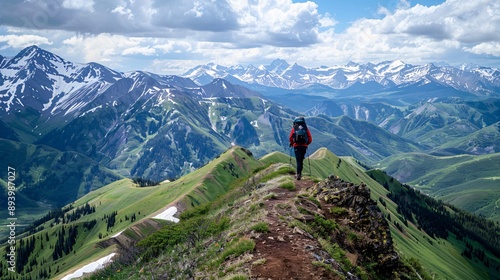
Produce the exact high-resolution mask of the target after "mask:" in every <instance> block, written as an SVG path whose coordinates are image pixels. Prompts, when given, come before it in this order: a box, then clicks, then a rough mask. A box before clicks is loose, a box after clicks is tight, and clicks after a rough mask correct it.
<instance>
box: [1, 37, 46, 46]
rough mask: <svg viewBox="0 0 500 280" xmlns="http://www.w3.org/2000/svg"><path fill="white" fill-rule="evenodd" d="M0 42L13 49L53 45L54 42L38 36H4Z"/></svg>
mask: <svg viewBox="0 0 500 280" xmlns="http://www.w3.org/2000/svg"><path fill="white" fill-rule="evenodd" d="M0 42H5V43H7V45H8V46H9V47H11V48H25V47H28V46H31V45H52V42H51V41H50V40H49V39H48V38H46V37H41V36H37V35H3V36H0ZM4 48H5V47H4Z"/></svg>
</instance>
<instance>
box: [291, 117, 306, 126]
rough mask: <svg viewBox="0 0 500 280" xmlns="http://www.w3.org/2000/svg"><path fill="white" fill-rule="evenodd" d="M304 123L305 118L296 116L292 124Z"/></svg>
mask: <svg viewBox="0 0 500 280" xmlns="http://www.w3.org/2000/svg"><path fill="white" fill-rule="evenodd" d="M305 123H306V119H305V117H303V116H300V117H296V118H295V119H294V120H293V124H305Z"/></svg>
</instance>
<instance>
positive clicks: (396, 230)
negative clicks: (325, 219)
mask: <svg viewBox="0 0 500 280" xmlns="http://www.w3.org/2000/svg"><path fill="white" fill-rule="evenodd" d="M259 161H260V162H261V163H262V166H261V167H259V168H258V169H257V170H260V171H259V172H258V173H254V176H255V177H256V178H257V179H250V180H249V181H254V182H263V183H264V187H257V188H256V189H254V190H253V191H251V192H249V190H245V188H243V185H244V184H240V186H239V187H237V188H235V189H234V191H230V192H229V193H228V195H221V196H220V197H219V198H217V199H216V200H215V201H216V202H215V203H211V204H208V205H206V206H203V207H201V208H199V210H197V211H195V212H190V211H186V212H185V213H184V214H185V215H184V219H186V223H183V219H181V223H180V224H179V226H175V227H174V228H168V229H167V228H165V230H164V232H163V233H159V234H157V235H155V237H154V238H153V239H149V238H148V241H147V242H146V243H145V244H146V245H145V246H147V248H155V249H152V250H153V251H150V250H148V251H147V252H149V253H153V252H155V253H154V254H153V256H154V255H156V254H159V255H158V256H157V257H153V258H152V259H151V260H150V261H148V262H147V263H143V264H140V265H136V264H134V265H132V266H125V267H120V266H118V267H114V268H112V270H110V271H107V272H103V274H101V276H96V277H109V278H110V279H120V277H130V278H131V279H140V277H142V276H144V275H148V272H143V273H145V274H143V273H142V272H139V270H140V267H146V268H147V270H154V271H155V273H162V272H161V271H164V273H180V272H183V273H184V272H186V271H203V272H200V273H201V274H198V275H205V276H207V277H208V275H213V274H212V273H215V274H216V275H218V277H221V278H223V277H226V278H224V279H232V278H231V275H232V273H231V272H234V273H235V272H237V271H242V269H241V267H242V266H243V263H242V262H244V260H241V259H236V260H234V259H232V258H231V259H232V261H229V264H227V263H224V265H228V266H227V267H226V266H221V265H222V263H223V261H224V258H225V257H224V256H225V255H224V253H225V252H226V250H223V248H220V247H219V246H222V244H225V242H227V244H226V245H227V248H228V250H230V249H233V246H235V245H234V244H235V243H236V244H240V243H245V242H244V241H245V240H247V239H244V238H243V237H242V238H243V239H244V240H243V239H240V237H239V236H240V235H243V236H244V235H245V234H248V232H249V231H251V229H252V228H254V227H257V225H260V224H262V223H261V222H262V220H263V217H264V216H265V214H264V213H262V212H261V209H260V208H259V207H260V206H259V205H261V202H259V201H260V200H261V199H272V195H273V194H269V193H268V192H266V191H265V190H266V188H267V187H269V186H271V185H273V184H286V182H288V180H289V179H287V176H286V174H287V172H289V170H290V169H289V167H288V166H289V163H290V156H289V155H286V154H283V153H280V152H275V153H271V154H268V155H266V156H264V157H262V158H261V159H260V160H259ZM291 163H292V166H293V165H294V159H293V158H292V160H291ZM309 164H310V169H309ZM265 167H267V168H265ZM309 170H310V171H309ZM304 172H305V174H304V175H305V179H306V180H307V179H313V180H322V179H324V178H326V177H328V176H330V175H332V174H333V175H335V176H338V177H340V178H341V179H342V180H344V181H348V182H353V183H355V184H360V183H365V184H367V185H368V186H369V187H370V189H371V196H372V198H373V199H374V200H376V201H377V204H378V207H379V208H380V209H381V211H382V213H384V215H385V216H386V217H390V220H389V224H390V231H391V235H392V237H393V241H394V243H395V246H396V249H397V250H398V252H399V253H400V255H401V256H402V258H403V259H404V260H405V262H407V263H410V264H412V266H413V267H414V268H415V269H417V267H419V266H421V267H422V268H421V269H422V270H423V271H425V272H426V273H425V274H427V275H430V276H431V277H432V278H433V279H488V278H491V277H492V275H495V273H497V272H498V270H497V269H498V268H496V266H494V265H492V266H491V267H490V268H487V267H486V266H485V265H484V264H483V263H481V262H478V261H477V259H476V260H472V261H471V260H469V259H468V258H466V257H464V256H462V252H463V250H464V248H465V245H464V244H465V243H464V242H463V240H461V239H459V238H457V236H455V235H450V236H449V237H448V238H447V239H444V238H439V237H437V236H435V235H434V234H431V235H429V234H428V233H426V232H425V231H424V230H422V228H421V227H420V226H419V225H418V224H417V223H414V222H411V221H408V219H406V218H405V217H404V216H403V214H401V213H399V212H398V205H396V204H395V203H394V202H393V201H392V200H391V199H389V193H390V191H389V189H390V188H386V187H384V186H383V185H382V184H381V183H379V182H378V181H381V182H384V181H385V182H391V181H392V180H391V179H390V177H388V176H387V175H385V174H384V173H382V172H380V171H372V172H366V170H365V169H364V168H363V167H362V166H361V165H359V164H358V162H357V161H356V160H355V159H353V158H349V157H342V158H339V157H337V156H335V155H334V154H332V153H331V152H330V151H328V150H327V149H319V150H318V151H317V152H315V153H314V154H312V155H310V157H309V159H306V168H305V170H304ZM283 174H284V175H283ZM270 175H272V176H270ZM247 182H248V181H247ZM394 182H397V181H394ZM235 191H238V192H237V193H235ZM392 191H395V190H394V187H393V189H392ZM401 191H402V190H399V192H401ZM238 194H239V195H238ZM259 199H260V200H259ZM428 199H430V198H428ZM412 203H417V204H420V203H424V202H423V201H416V200H415V201H412ZM282 207H285V206H282ZM188 213H189V214H188ZM226 213H227V214H226ZM415 215H419V214H415ZM193 217H194V218H193ZM222 217H231V219H230V220H224V219H223V218H222ZM181 218H182V216H181ZM202 221H205V222H206V223H208V224H205V222H202ZM259 222H260V223H259ZM221 223H222V224H221ZM200 228H203V229H206V231H205V232H204V233H193V234H192V235H188V236H192V237H190V238H194V237H195V238H199V239H195V240H198V243H195V244H199V245H193V244H192V243H189V242H192V241H193V239H189V238H188V237H186V236H185V234H183V233H182V232H183V231H186V230H187V231H190V232H191V231H195V232H196V231H197V229H200ZM221 231H223V232H224V234H222V235H221V234H220V232H221ZM193 236H194V237H193ZM182 240H184V241H182ZM186 240H187V241H186ZM189 240H191V241H189ZM163 242H164V243H165V244H164V243H163ZM179 242H180V243H179ZM249 242H250V241H249ZM166 244H170V245H166ZM175 244H176V245H175ZM190 244H191V245H190ZM162 246H167V247H168V248H171V247H169V246H174V247H172V248H175V252H179V255H177V253H176V254H175V255H172V254H170V253H169V252H163V253H162V251H161V248H162ZM193 246H194V247H193ZM241 246H243V245H242V244H241ZM224 247H225V246H224ZM475 247H476V248H482V247H481V246H480V245H478V244H477V243H475ZM483 249H484V248H483ZM245 250H251V247H249V248H247V249H242V251H241V252H244V251H245ZM486 252H487V253H486V254H487V256H488V258H490V262H491V263H493V264H494V263H495V262H496V263H498V262H499V259H498V258H497V257H495V256H493V255H492V254H491V253H490V252H489V251H488V250H486ZM150 257H151V256H150ZM189 258H195V259H189ZM221 258H222V259H221ZM174 259H175V260H177V261H178V262H179V263H172V260H174ZM231 259H230V260H231ZM243 259H244V257H243ZM162 262H163V263H165V265H164V266H161V267H159V266H157V265H155V264H156V263H162ZM166 263H168V265H167V264H166ZM190 263H196V264H197V265H198V266H196V267H194V268H193V267H192V268H186V265H189V264H190ZM117 269H118V270H120V271H123V272H120V273H119V274H116V273H115V271H116V270H117ZM217 271H218V272H217ZM151 272H152V271H151ZM217 273H218V274H217ZM236 275H240V274H236ZM421 276H422V277H424V276H423V275H421ZM241 277H243V278H241V279H246V278H245V277H244V276H241ZM93 279H99V278H93ZM237 279H239V278H237ZM425 279H431V278H425ZM493 279H494V278H493Z"/></svg>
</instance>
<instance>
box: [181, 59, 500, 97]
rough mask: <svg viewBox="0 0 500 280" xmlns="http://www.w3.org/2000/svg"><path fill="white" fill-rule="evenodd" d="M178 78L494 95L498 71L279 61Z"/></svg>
mask: <svg viewBox="0 0 500 280" xmlns="http://www.w3.org/2000/svg"><path fill="white" fill-rule="evenodd" d="M181 76H183V77H187V78H191V79H192V80H194V81H196V82H197V83H198V84H205V83H207V81H208V80H213V79H215V78H224V79H228V77H231V78H234V79H237V80H239V81H241V82H242V83H245V84H248V85H251V84H257V85H263V86H268V87H278V88H284V89H301V88H304V87H306V86H308V85H311V84H322V85H325V86H329V87H331V88H332V89H337V90H339V89H340V90H345V89H349V88H350V87H352V86H353V85H354V84H356V83H359V84H366V83H369V82H375V83H376V84H379V85H380V86H381V87H382V88H383V89H385V90H388V89H390V88H394V87H408V86H410V85H418V84H421V85H425V84H429V83H437V84H440V85H443V86H445V87H451V88H453V89H456V90H459V91H463V92H466V93H470V94H473V95H478V96H490V95H497V96H498V89H500V71H499V70H498V69H494V68H487V67H480V66H470V67H464V66H462V67H452V66H436V65H435V64H432V63H429V64H426V65H411V64H406V63H404V62H402V61H401V60H395V61H383V62H380V63H377V64H373V63H367V64H357V63H349V64H347V65H337V66H330V67H327V66H321V67H316V68H305V67H302V66H299V65H298V64H297V63H294V64H293V65H290V64H288V63H287V62H286V61H285V60H283V59H276V60H274V61H273V62H272V63H271V64H270V65H260V66H259V67H255V66H253V65H249V66H247V67H246V68H244V67H243V66H241V65H238V66H230V67H226V66H220V65H216V64H206V65H199V66H196V67H194V68H192V69H190V70H188V71H186V72H185V73H184V74H182V75H181ZM364 88H366V89H368V87H364Z"/></svg>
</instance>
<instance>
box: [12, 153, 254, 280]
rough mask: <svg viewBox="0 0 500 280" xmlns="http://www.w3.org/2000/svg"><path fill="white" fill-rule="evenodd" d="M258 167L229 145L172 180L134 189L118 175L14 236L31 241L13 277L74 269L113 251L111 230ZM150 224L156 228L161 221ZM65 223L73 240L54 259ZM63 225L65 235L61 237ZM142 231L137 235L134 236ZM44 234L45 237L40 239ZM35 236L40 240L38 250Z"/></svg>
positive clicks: (186, 202) (221, 187)
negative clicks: (32, 230)
mask: <svg viewBox="0 0 500 280" xmlns="http://www.w3.org/2000/svg"><path fill="white" fill-rule="evenodd" d="M260 165H261V163H260V162H258V161H257V160H255V159H254V158H253V157H252V156H251V153H250V152H249V151H248V150H245V149H242V148H233V149H229V150H227V151H226V152H225V153H223V154H222V155H221V156H220V157H218V158H217V159H215V160H213V161H212V162H210V163H209V164H207V165H205V166H204V167H203V168H200V169H198V170H196V171H194V172H192V173H190V174H188V175H186V176H184V177H182V178H180V179H179V180H176V181H173V182H164V183H162V184H160V185H159V186H153V187H143V188H140V187H138V186H137V185H135V184H134V183H133V182H132V181H131V180H129V179H123V180H120V181H117V182H114V183H112V184H109V185H107V186H105V187H102V188H100V189H98V190H95V191H93V192H90V193H89V194H87V195H85V196H83V197H82V198H80V199H78V200H77V201H75V202H74V203H72V204H70V205H68V206H66V207H64V208H63V209H62V210H63V211H62V212H63V213H64V214H65V215H64V217H65V218H64V221H63V218H62V216H61V217H59V218H50V219H49V218H48V219H47V220H48V221H47V222H45V223H43V224H41V225H40V226H39V227H38V228H37V229H36V231H37V232H36V233H34V234H32V235H30V236H26V234H24V235H19V236H17V238H18V239H21V238H22V239H23V243H25V242H26V240H30V239H31V238H33V237H34V240H36V241H35V246H34V248H33V249H31V250H29V251H28V252H29V253H28V252H27V253H26V255H24V256H23V258H25V259H26V260H28V261H29V264H25V265H24V266H23V267H22V270H21V271H19V273H18V274H15V277H20V276H21V275H31V277H33V278H38V277H37V275H39V274H40V273H42V272H44V271H46V272H47V273H48V271H49V270H50V274H51V275H61V274H64V273H65V272H66V271H71V270H76V269H77V268H79V267H81V266H83V265H84V264H86V263H88V262H90V261H91V260H95V259H98V258H100V257H103V256H105V255H106V254H108V253H109V252H111V251H113V250H114V249H113V248H114V246H115V245H113V244H115V243H116V242H114V241H110V240H111V239H112V238H111V237H112V236H114V235H115V234H117V233H119V232H121V231H123V230H125V229H127V228H130V227H132V226H134V225H137V224H141V223H142V224H143V225H144V219H145V220H147V219H148V218H150V217H153V216H155V215H156V214H158V213H160V212H162V211H163V210H165V209H167V207H169V206H176V207H177V208H178V209H180V210H185V209H189V208H191V207H193V206H195V205H198V204H201V203H206V202H208V201H211V200H213V199H215V198H217V197H219V196H220V195H222V194H224V193H225V192H226V191H227V190H229V189H230V188H231V187H233V182H235V181H238V180H240V179H242V178H243V177H244V176H246V174H250V173H251V170H253V169H255V168H257V167H258V166H260ZM86 205H89V206H90V207H95V211H94V212H92V213H88V214H86V215H82V216H80V217H79V218H78V219H76V220H74V221H68V219H69V218H68V217H69V216H70V214H72V213H74V212H75V211H77V209H80V208H83V207H85V206H86ZM114 214H116V215H114ZM110 217H113V219H111V218H110ZM111 220H114V224H112V225H111V226H109V225H110V221H111ZM92 222H94V223H95V224H94V225H93V226H91V225H90V224H91V223H92ZM151 224H152V225H154V226H156V227H159V226H161V224H162V223H160V224H159V225H155V224H154V223H151ZM143 225H142V226H141V225H138V226H136V228H135V230H137V229H139V230H141V229H142V230H144V231H151V230H152V229H151V228H150V227H149V228H148V227H145V226H143ZM86 226H87V227H86ZM71 227H76V231H77V235H76V238H75V244H74V245H72V246H71V250H70V253H63V256H62V257H60V258H58V259H57V260H54V258H53V253H54V250H55V249H54V248H56V247H57V244H56V243H57V240H58V239H60V238H61V239H62V238H63V237H58V236H64V240H69V236H68V232H69V231H70V228H71ZM63 228H64V231H65V234H63V235H61V234H60V233H61V231H62V230H63ZM125 233H127V232H125ZM125 233H124V234H125ZM127 234H131V233H130V232H129V233H127ZM143 235H144V234H141V233H138V236H143ZM46 236H48V240H45V238H46ZM41 240H44V242H43V248H42V244H41V243H40V242H41ZM65 242H66V241H65ZM66 243H67V242H66ZM18 244H20V240H18ZM21 247H23V248H24V247H26V246H21ZM21 247H19V248H18V251H19V252H21V251H23V250H24V249H22V248H21ZM34 260H43V262H38V264H36V265H33V264H31V262H33V261H34ZM6 265H7V264H6V263H5V262H4V263H2V271H3V272H5V271H7V267H6ZM18 267H21V265H19V266H18ZM13 276H14V274H13ZM15 279H18V278H15ZM19 279H20V278H19Z"/></svg>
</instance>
